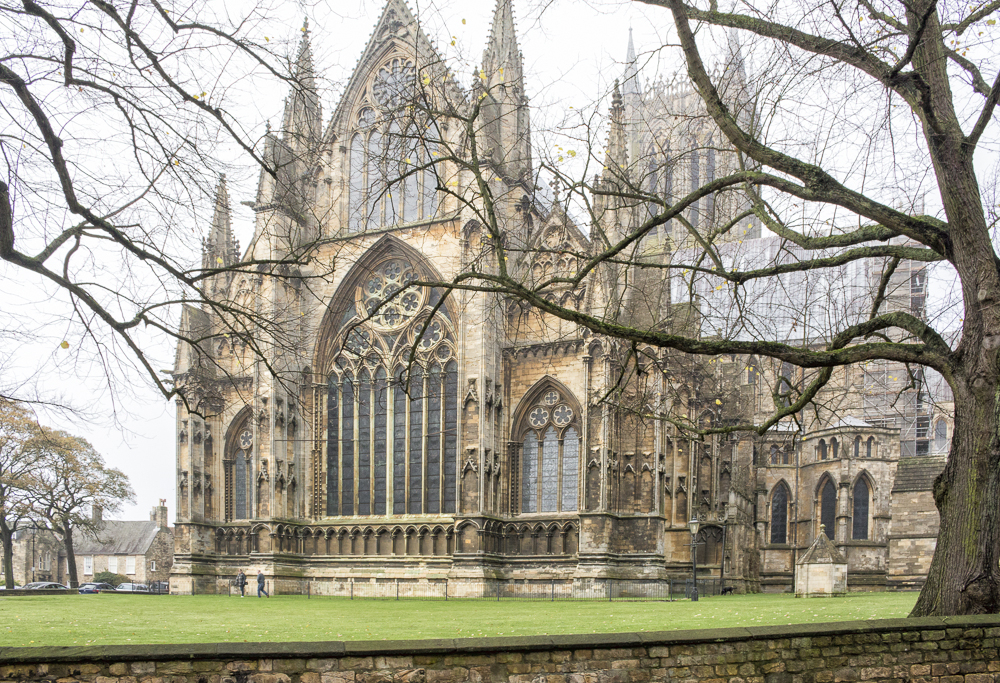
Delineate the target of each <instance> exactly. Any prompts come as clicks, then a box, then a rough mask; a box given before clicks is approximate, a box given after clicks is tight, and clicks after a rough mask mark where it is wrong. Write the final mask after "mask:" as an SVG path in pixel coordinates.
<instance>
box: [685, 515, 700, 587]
mask: <svg viewBox="0 0 1000 683" xmlns="http://www.w3.org/2000/svg"><path fill="white" fill-rule="evenodd" d="M699 526H701V523H700V522H699V521H698V518H697V517H691V521H690V522H688V529H690V530H691V578H692V581H691V602H697V601H698V552H697V547H696V543H695V541H697V540H698V527H699Z"/></svg>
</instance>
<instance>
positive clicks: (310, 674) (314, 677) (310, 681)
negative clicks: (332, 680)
mask: <svg viewBox="0 0 1000 683" xmlns="http://www.w3.org/2000/svg"><path fill="white" fill-rule="evenodd" d="M299 683H322V681H321V679H320V677H319V674H318V673H317V672H315V671H306V672H304V673H301V674H299Z"/></svg>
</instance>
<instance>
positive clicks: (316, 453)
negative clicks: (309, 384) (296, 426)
mask: <svg viewBox="0 0 1000 683" xmlns="http://www.w3.org/2000/svg"><path fill="white" fill-rule="evenodd" d="M323 389H325V387H322V386H321V385H318V384H314V385H313V392H312V393H313V396H312V399H313V400H312V430H313V446H312V510H311V513H312V517H313V519H317V518H319V517H321V516H322V513H326V514H330V511H329V510H326V496H325V495H324V494H325V493H326V486H325V481H324V474H325V473H326V463H325V461H324V458H323V439H322V435H323V434H324V433H325V432H326V430H325V429H323V425H324V423H325V420H324V417H325V415H326V413H325V411H324V410H323V407H324V401H323Z"/></svg>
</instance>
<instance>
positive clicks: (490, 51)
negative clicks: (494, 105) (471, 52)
mask: <svg viewBox="0 0 1000 683" xmlns="http://www.w3.org/2000/svg"><path fill="white" fill-rule="evenodd" d="M512 2H513V0H497V5H496V9H494V11H493V25H492V26H491V27H490V38H489V42H487V44H486V49H485V50H484V51H483V72H484V73H485V75H486V80H487V81H490V80H491V79H493V78H494V77H496V80H497V81H502V82H504V83H513V84H515V85H516V86H517V87H520V88H522V90H523V85H522V83H521V79H522V77H523V75H524V74H523V71H524V69H523V60H522V57H521V51H520V49H518V46H517V34H516V33H515V31H514V12H513V9H512V7H511V3H512Z"/></svg>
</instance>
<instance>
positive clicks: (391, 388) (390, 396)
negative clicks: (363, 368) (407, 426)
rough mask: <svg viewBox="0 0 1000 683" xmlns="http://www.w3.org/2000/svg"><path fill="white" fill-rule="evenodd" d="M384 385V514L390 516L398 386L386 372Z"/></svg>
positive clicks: (391, 511)
mask: <svg viewBox="0 0 1000 683" xmlns="http://www.w3.org/2000/svg"><path fill="white" fill-rule="evenodd" d="M385 381H386V385H385V431H386V438H385V489H386V490H385V514H386V517H392V516H393V515H394V514H395V502H396V497H395V490H396V467H395V455H396V451H395V447H396V392H397V391H398V387H396V383H395V382H393V381H392V375H391V374H388V373H387V374H386V379H385Z"/></svg>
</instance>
